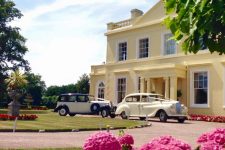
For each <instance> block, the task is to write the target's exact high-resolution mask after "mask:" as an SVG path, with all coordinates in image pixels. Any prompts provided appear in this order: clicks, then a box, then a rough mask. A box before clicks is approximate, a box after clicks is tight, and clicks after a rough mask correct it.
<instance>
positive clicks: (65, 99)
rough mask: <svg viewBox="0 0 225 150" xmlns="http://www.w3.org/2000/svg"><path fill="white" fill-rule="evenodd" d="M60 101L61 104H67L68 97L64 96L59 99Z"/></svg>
mask: <svg viewBox="0 0 225 150" xmlns="http://www.w3.org/2000/svg"><path fill="white" fill-rule="evenodd" d="M59 101H60V102H66V101H67V96H66V95H62V96H60V97H59Z"/></svg>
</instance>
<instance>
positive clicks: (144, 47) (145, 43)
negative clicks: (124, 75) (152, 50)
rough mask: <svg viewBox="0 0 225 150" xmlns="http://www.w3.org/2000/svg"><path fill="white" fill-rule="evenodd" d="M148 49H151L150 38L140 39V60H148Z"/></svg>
mask: <svg viewBox="0 0 225 150" xmlns="http://www.w3.org/2000/svg"><path fill="white" fill-rule="evenodd" d="M148 47H149V40H148V38H144V39H140V40H139V58H146V57H148V55H149V54H148Z"/></svg>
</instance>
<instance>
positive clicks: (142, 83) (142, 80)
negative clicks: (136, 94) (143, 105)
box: [140, 77, 145, 93]
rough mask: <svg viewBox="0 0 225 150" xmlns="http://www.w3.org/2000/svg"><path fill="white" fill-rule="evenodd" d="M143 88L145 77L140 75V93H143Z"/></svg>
mask: <svg viewBox="0 0 225 150" xmlns="http://www.w3.org/2000/svg"><path fill="white" fill-rule="evenodd" d="M144 89H145V78H143V77H141V89H140V91H141V93H144Z"/></svg>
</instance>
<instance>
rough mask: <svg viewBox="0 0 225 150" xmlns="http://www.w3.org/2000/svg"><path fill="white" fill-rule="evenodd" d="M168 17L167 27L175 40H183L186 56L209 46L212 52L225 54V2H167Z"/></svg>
mask: <svg viewBox="0 0 225 150" xmlns="http://www.w3.org/2000/svg"><path fill="white" fill-rule="evenodd" d="M164 2H165V8H166V12H167V14H168V15H171V14H173V13H174V12H175V13H176V14H177V15H175V16H174V15H171V16H172V17H171V16H170V17H167V18H166V19H165V24H166V25H167V27H168V28H170V30H171V32H172V33H173V35H174V37H173V38H174V39H175V40H176V41H178V42H180V41H182V42H183V44H182V48H183V50H184V51H185V53H188V52H190V53H191V52H193V53H197V52H198V51H199V50H200V49H201V48H202V47H207V48H208V49H209V51H210V52H211V53H213V52H218V53H219V54H220V55H221V54H225V42H224V41H225V13H224V11H225V1H224V0H164Z"/></svg>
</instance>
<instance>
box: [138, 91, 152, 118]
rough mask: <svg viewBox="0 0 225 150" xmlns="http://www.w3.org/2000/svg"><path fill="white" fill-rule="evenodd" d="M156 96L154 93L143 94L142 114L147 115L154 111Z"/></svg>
mask: <svg viewBox="0 0 225 150" xmlns="http://www.w3.org/2000/svg"><path fill="white" fill-rule="evenodd" d="M154 105H155V97H154V96H152V95H142V96H141V102H140V107H139V108H140V116H143V117H145V116H146V115H149V114H152V113H153V112H154Z"/></svg>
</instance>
